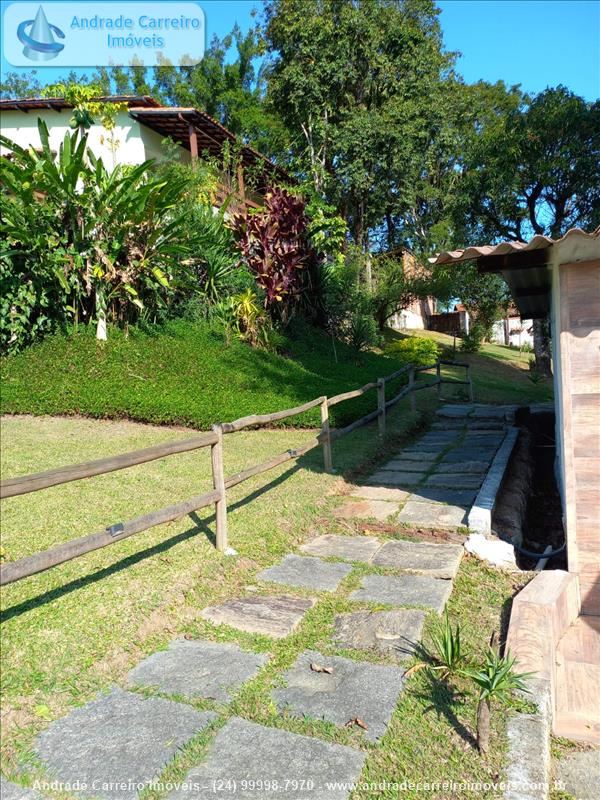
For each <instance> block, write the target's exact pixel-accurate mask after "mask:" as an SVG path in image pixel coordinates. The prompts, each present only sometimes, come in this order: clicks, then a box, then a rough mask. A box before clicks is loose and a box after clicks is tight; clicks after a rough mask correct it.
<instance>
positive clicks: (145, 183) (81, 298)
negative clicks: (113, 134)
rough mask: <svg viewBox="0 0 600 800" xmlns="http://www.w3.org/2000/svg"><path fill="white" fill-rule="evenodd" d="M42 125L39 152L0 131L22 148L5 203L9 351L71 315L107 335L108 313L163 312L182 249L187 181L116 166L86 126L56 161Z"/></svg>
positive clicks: (7, 174) (6, 171)
mask: <svg viewBox="0 0 600 800" xmlns="http://www.w3.org/2000/svg"><path fill="white" fill-rule="evenodd" d="M38 129H39V133H40V140H41V143H42V149H41V152H40V153H37V152H35V151H34V150H33V149H29V150H25V149H23V148H21V147H19V146H18V145H16V144H15V143H14V142H12V141H11V140H10V139H7V138H6V137H0V140H1V141H2V144H3V145H4V146H5V147H7V148H8V149H10V150H11V151H12V154H13V158H12V159H11V160H8V159H7V160H6V163H5V164H4V167H3V171H2V183H3V187H2V188H3V191H2V209H1V210H2V234H3V254H2V255H3V258H4V259H5V262H4V264H5V266H4V268H3V275H2V278H3V284H4V286H5V287H6V286H7V287H8V292H9V298H8V301H7V302H8V303H9V306H8V307H9V313H8V314H7V313H6V309H3V313H2V320H1V321H2V325H3V328H2V333H1V338H2V342H3V345H4V346H5V349H10V350H16V349H19V348H20V347H23V346H24V345H26V344H28V342H29V341H30V339H31V337H32V334H33V332H34V331H35V332H36V333H43V332H46V331H47V330H49V329H50V328H52V327H53V326H54V327H55V326H56V325H58V324H61V323H64V322H65V321H70V320H72V321H73V322H74V323H75V324H77V322H78V321H80V320H83V321H84V322H92V321H97V323H98V335H99V338H105V333H104V330H105V323H106V319H107V318H108V319H111V318H112V319H114V320H115V321H118V322H122V323H127V322H129V321H131V320H135V319H138V318H139V314H140V311H141V310H143V309H145V311H146V314H147V315H151V314H152V311H153V310H160V309H161V308H163V307H164V306H165V304H166V301H167V298H168V297H169V296H170V294H171V292H172V288H171V281H172V276H173V272H174V271H175V269H176V266H177V264H178V260H179V256H180V255H181V253H182V244H181V239H182V237H181V230H182V217H181V215H179V214H178V212H177V211H176V210H175V209H176V207H177V202H178V198H179V197H180V195H181V192H182V191H183V188H184V185H185V182H184V181H183V180H179V181H177V180H172V181H167V180H165V179H161V178H157V177H156V176H155V175H154V174H153V165H152V163H151V162H145V163H143V164H140V165H137V166H135V167H129V166H123V165H118V166H117V167H116V168H115V169H114V170H112V172H109V171H108V170H107V169H106V167H105V166H104V164H103V162H102V161H101V160H100V159H97V158H96V157H95V156H94V155H93V153H92V152H91V151H90V150H89V149H88V147H87V136H86V135H83V136H81V137H80V135H79V131H76V132H75V133H73V134H66V135H65V137H64V140H63V142H62V143H61V145H60V148H59V153H58V157H57V158H56V157H55V154H54V153H53V152H52V150H51V149H50V145H49V140H48V129H47V127H46V125H45V124H44V123H43V122H42V121H39V123H38ZM7 265H8V266H7ZM19 284H22V285H29V287H30V290H29V291H28V293H27V296H24V295H23V292H22V291H21V289H20V287H19Z"/></svg>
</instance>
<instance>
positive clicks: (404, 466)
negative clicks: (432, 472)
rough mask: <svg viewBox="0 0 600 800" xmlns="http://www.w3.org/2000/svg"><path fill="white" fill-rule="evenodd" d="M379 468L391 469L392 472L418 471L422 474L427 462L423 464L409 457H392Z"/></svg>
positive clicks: (425, 470) (426, 467)
mask: <svg viewBox="0 0 600 800" xmlns="http://www.w3.org/2000/svg"><path fill="white" fill-rule="evenodd" d="M379 469H382V470H385V471H387V470H392V471H393V472H418V473H419V474H420V475H424V474H425V473H426V472H427V470H428V469H429V464H428V465H426V466H424V465H423V464H421V463H419V462H418V461H411V460H410V459H409V458H394V459H393V460H392V461H388V462H387V464H383V466H381V467H380V468H379Z"/></svg>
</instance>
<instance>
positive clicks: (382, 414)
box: [377, 378, 385, 436]
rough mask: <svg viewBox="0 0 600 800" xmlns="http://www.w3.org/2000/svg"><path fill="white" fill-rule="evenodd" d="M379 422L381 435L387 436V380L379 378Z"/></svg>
mask: <svg viewBox="0 0 600 800" xmlns="http://www.w3.org/2000/svg"><path fill="white" fill-rule="evenodd" d="M377 411H378V412H379V413H378V416H377V424H378V427H379V435H380V436H385V380H384V379H383V378H377Z"/></svg>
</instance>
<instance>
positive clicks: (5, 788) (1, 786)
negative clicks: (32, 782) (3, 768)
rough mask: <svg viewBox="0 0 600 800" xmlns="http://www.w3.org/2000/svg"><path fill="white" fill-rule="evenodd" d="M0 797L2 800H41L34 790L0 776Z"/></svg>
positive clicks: (40, 796)
mask: <svg viewBox="0 0 600 800" xmlns="http://www.w3.org/2000/svg"><path fill="white" fill-rule="evenodd" d="M0 796H1V797H2V800H42V795H41V794H40V793H39V792H38V791H36V790H35V789H27V788H25V787H24V786H19V784H18V783H13V782H12V781H7V780H6V778H5V777H4V775H0Z"/></svg>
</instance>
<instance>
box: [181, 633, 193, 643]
mask: <svg viewBox="0 0 600 800" xmlns="http://www.w3.org/2000/svg"><path fill="white" fill-rule="evenodd" d="M183 638H184V639H187V640H188V641H189V640H190V639H193V638H194V637H193V636H192V634H191V633H184V634H183Z"/></svg>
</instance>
